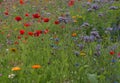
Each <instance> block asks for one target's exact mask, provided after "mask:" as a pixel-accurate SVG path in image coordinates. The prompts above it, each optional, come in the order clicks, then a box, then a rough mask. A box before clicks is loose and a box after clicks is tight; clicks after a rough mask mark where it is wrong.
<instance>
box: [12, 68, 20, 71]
mask: <svg viewBox="0 0 120 83" xmlns="http://www.w3.org/2000/svg"><path fill="white" fill-rule="evenodd" d="M19 70H21V68H20V67H13V68H12V71H19Z"/></svg>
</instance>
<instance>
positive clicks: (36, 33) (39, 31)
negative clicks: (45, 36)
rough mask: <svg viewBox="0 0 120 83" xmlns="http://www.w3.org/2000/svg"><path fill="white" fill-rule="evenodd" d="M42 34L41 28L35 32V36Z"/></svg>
mask: <svg viewBox="0 0 120 83" xmlns="http://www.w3.org/2000/svg"><path fill="white" fill-rule="evenodd" d="M41 34H42V31H41V30H36V31H35V32H34V36H35V37H38V36H40V35H41Z"/></svg>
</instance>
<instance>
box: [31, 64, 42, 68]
mask: <svg viewBox="0 0 120 83" xmlns="http://www.w3.org/2000/svg"><path fill="white" fill-rule="evenodd" d="M32 68H33V69H39V68H41V66H40V65H33V66H32Z"/></svg>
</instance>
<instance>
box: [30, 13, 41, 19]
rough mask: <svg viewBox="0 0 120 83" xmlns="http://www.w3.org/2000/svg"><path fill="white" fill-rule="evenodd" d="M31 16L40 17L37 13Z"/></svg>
mask: <svg viewBox="0 0 120 83" xmlns="http://www.w3.org/2000/svg"><path fill="white" fill-rule="evenodd" d="M32 16H33V18H40V14H38V13H35V14H33V15H32Z"/></svg>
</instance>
